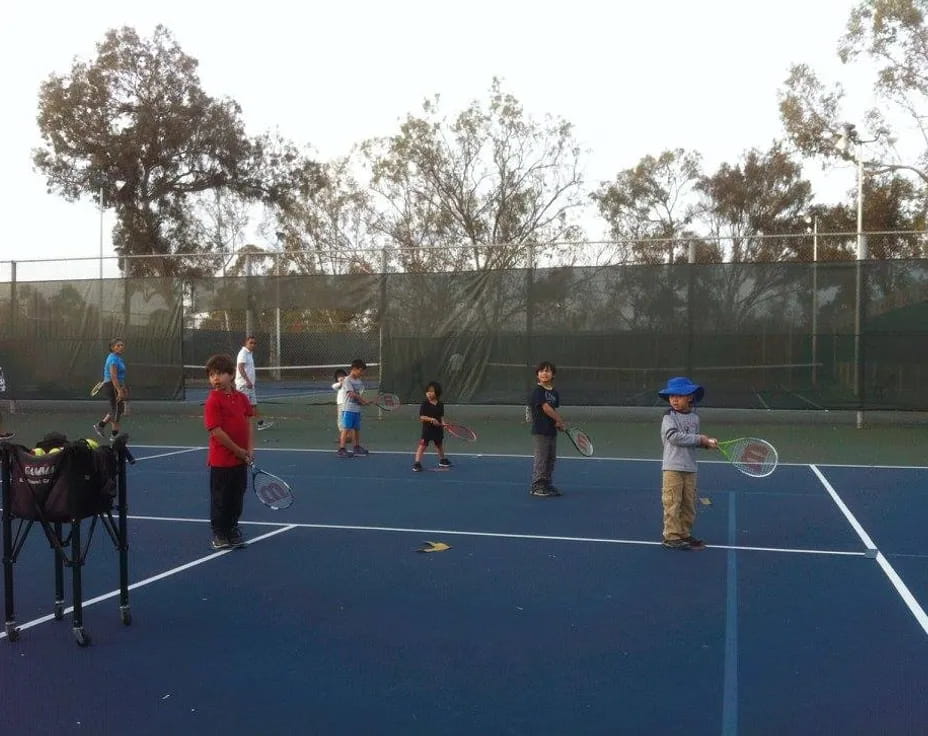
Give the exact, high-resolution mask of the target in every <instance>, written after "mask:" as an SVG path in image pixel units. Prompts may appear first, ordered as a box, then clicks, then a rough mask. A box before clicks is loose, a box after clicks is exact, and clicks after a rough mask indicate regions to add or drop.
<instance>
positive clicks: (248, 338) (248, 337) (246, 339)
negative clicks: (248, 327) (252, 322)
mask: <svg viewBox="0 0 928 736" xmlns="http://www.w3.org/2000/svg"><path fill="white" fill-rule="evenodd" d="M249 340H254V341H255V342H258V338H257V337H255V336H254V335H247V336H246V337H245V339H244V341H243V343H242V344H244V343H246V342H248V341H249Z"/></svg>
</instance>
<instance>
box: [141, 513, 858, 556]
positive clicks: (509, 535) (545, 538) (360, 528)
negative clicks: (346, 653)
mask: <svg viewBox="0 0 928 736" xmlns="http://www.w3.org/2000/svg"><path fill="white" fill-rule="evenodd" d="M128 518H129V519H133V520H136V521H176V522H185V523H192V524H208V523H209V519H196V518H192V517H181V516H135V515H130V516H129V517H128ZM239 524H243V525H244V524H248V525H250V526H286V527H287V528H288V529H295V528H298V529H332V530H336V531H355V532H397V533H402V534H449V535H453V536H460V537H495V538H499V539H531V540H537V541H541V542H597V543H600V544H632V545H634V544H637V545H642V546H651V547H656V546H660V545H661V542H657V541H654V540H651V539H609V538H607V537H567V536H554V535H547V534H518V533H515V532H475V531H468V530H466V529H412V528H407V527H397V526H364V525H357V524H311V523H300V522H293V523H291V524H288V523H285V522H276V521H245V520H239ZM707 549H724V550H741V551H743V552H786V553H791V554H803V555H830V556H833V557H865V556H866V554H865V553H864V552H845V551H843V550H832V549H802V548H787V547H745V546H739V545H734V544H713V545H710V546H708V547H707Z"/></svg>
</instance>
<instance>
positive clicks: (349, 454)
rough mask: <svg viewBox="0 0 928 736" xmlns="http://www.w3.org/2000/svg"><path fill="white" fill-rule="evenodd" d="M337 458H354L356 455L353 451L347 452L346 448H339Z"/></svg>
mask: <svg viewBox="0 0 928 736" xmlns="http://www.w3.org/2000/svg"><path fill="white" fill-rule="evenodd" d="M335 456H336V457H354V453H353V452H352V451H351V450H346V449H345V448H344V447H339V448H338V452H336V453H335Z"/></svg>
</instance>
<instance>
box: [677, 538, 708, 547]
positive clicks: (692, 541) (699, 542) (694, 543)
mask: <svg viewBox="0 0 928 736" xmlns="http://www.w3.org/2000/svg"><path fill="white" fill-rule="evenodd" d="M683 541H685V542H687V543H689V545H690V549H705V548H706V543H705V542H703V541H702V540H701V539H696V537H687V538H686V539H685V540H683Z"/></svg>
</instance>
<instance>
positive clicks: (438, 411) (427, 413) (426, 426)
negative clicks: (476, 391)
mask: <svg viewBox="0 0 928 736" xmlns="http://www.w3.org/2000/svg"><path fill="white" fill-rule="evenodd" d="M444 416H445V405H444V404H443V403H442V401H441V384H439V383H438V382H437V381H432V382H431V383H430V384H429V385H428V386H426V387H425V401H423V402H422V404H421V405H420V406H419V421H420V422H422V437H421V438H420V439H419V446H418V447H417V448H416V461H415V462H414V463H413V464H412V469H413V471H414V472H416V473H419V472H421V471H422V456H423V455H424V454H425V448H426V447H428V446H429V442H432V443H434V445H435V451H436V452H437V453H438V465H439V467H441V468H450V467H451V461H450V460H449V459H448V458H446V457H445V450H444V446H443V445H444V440H445V431H444V430H443V429H442V425H443V424H444Z"/></svg>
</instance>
